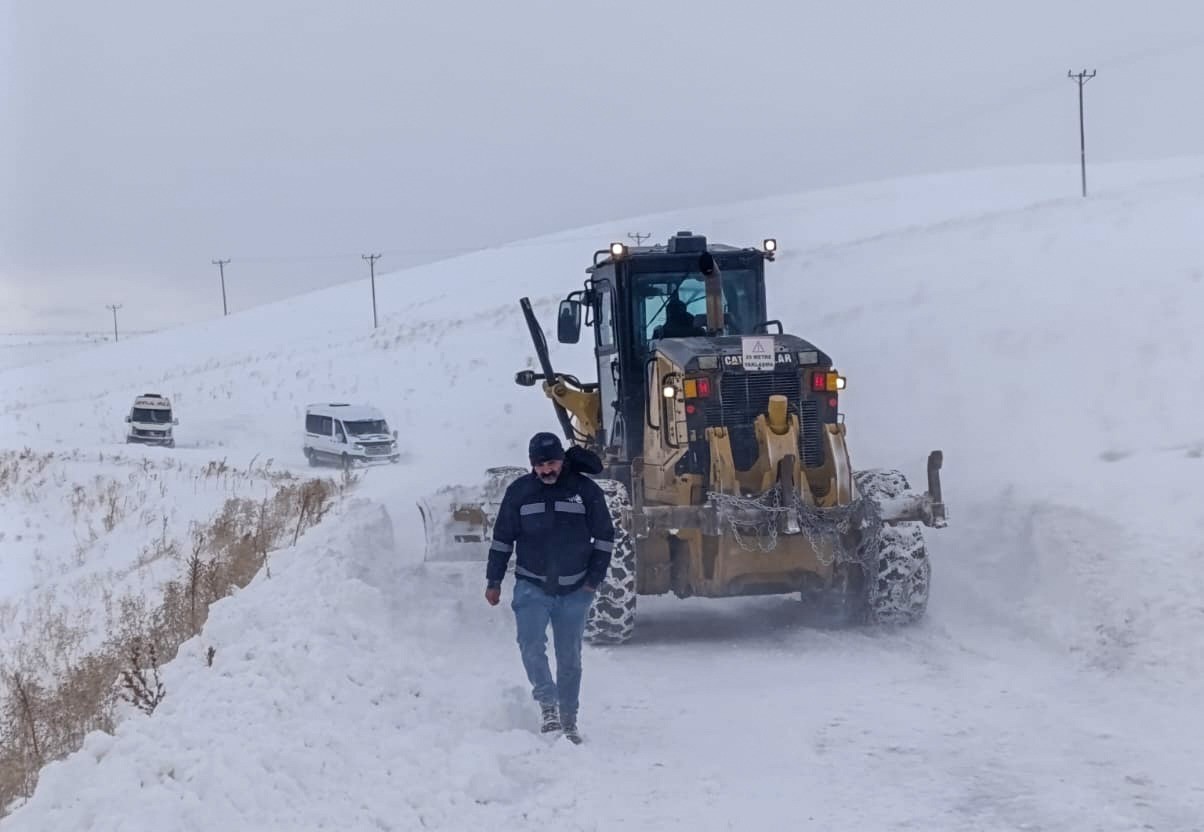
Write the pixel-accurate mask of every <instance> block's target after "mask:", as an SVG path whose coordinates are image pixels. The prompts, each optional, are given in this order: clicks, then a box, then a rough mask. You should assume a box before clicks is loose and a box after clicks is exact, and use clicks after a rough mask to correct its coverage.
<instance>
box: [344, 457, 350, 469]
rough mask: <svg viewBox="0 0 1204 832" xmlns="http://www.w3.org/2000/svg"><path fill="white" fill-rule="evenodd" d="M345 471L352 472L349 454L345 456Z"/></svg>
mask: <svg viewBox="0 0 1204 832" xmlns="http://www.w3.org/2000/svg"><path fill="white" fill-rule="evenodd" d="M343 470H344V471H350V470H351V457H350V456H348V455H347V454H343Z"/></svg>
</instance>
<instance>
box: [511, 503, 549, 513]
mask: <svg viewBox="0 0 1204 832" xmlns="http://www.w3.org/2000/svg"><path fill="white" fill-rule="evenodd" d="M547 508H548V507H547V506H546V505H544V504H543V503H527V504H526V505H525V506H520V507H519V509H518V513H519V514H520V515H527V514H543V513H544V512H545V511H546V510H547Z"/></svg>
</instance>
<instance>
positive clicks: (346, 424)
mask: <svg viewBox="0 0 1204 832" xmlns="http://www.w3.org/2000/svg"><path fill="white" fill-rule="evenodd" d="M303 452H304V454H305V458H306V459H308V460H309V464H310V465H317V464H318V463H320V462H335V463H338V464H340V465H342V466H343V467H344V468H350V467H351V465H352V464H353V463H357V462H359V463H371V462H397V461H398V460H400V459H401V454H400V452H398V450H397V431H392V432H390V430H389V423H388V422H387V421H385V417H384V414H382V413H381V412H380V411H379V410H377V409H376V408H375V407H372V406H371V405H366V404H349V403H347V402H330V403H328V404H310V405H307V406H306V408H305V443H304V447H303Z"/></svg>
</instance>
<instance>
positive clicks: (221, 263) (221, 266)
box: [209, 257, 230, 315]
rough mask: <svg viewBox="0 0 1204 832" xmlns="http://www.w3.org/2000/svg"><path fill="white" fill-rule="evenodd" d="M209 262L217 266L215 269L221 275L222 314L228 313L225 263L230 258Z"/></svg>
mask: <svg viewBox="0 0 1204 832" xmlns="http://www.w3.org/2000/svg"><path fill="white" fill-rule="evenodd" d="M209 262H210V263H212V264H213V265H215V266H217V270H218V271H219V272H221V276H222V314H223V315H229V314H230V310H229V309H228V308H227V307H226V264H227V263H229V262H230V258H228V257H227V258H226V259H225V260H210V261H209Z"/></svg>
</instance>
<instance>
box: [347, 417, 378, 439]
mask: <svg viewBox="0 0 1204 832" xmlns="http://www.w3.org/2000/svg"><path fill="white" fill-rule="evenodd" d="M343 426H344V427H346V428H347V432H348V433H350V434H351V435H352V436H368V435H369V434H373V433H388V432H389V424H388V422H386V421H385V420H384V419H364V420H363V421H359V422H343Z"/></svg>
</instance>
